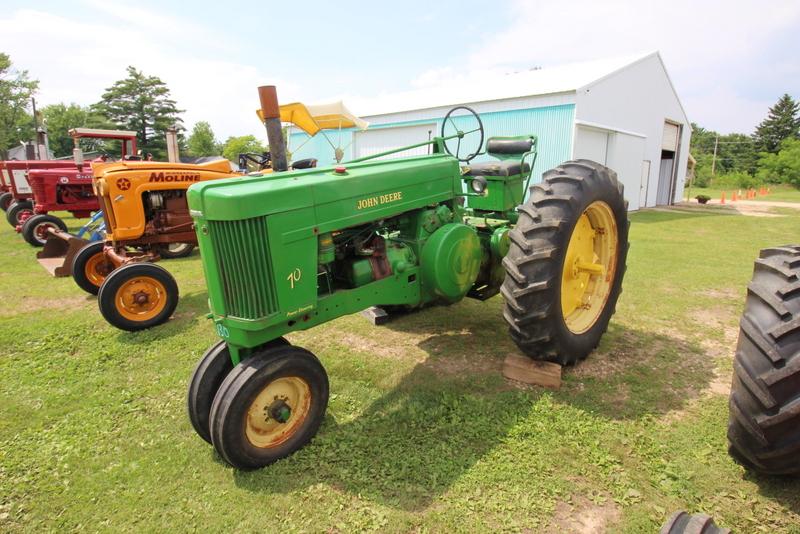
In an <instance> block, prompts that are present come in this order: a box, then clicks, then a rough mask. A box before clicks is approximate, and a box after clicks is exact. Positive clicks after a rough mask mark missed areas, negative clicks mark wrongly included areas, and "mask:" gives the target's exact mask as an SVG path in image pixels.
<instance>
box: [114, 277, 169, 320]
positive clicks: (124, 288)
mask: <svg viewBox="0 0 800 534" xmlns="http://www.w3.org/2000/svg"><path fill="white" fill-rule="evenodd" d="M114 302H115V303H116V307H117V311H118V312H119V314H120V315H121V316H123V317H124V318H125V319H128V320H131V321H148V320H150V319H152V318H153V317H155V316H157V315H158V314H159V313H161V312H162V311H163V310H164V307H165V306H166V305H167V290H166V288H165V287H164V284H162V283H161V282H159V281H158V280H156V279H155V278H151V277H149V276H137V277H134V278H131V279H130V280H128V281H127V282H125V283H124V284H122V285H121V286H120V288H119V289H118V290H117V294H116V298H115V299H114Z"/></svg>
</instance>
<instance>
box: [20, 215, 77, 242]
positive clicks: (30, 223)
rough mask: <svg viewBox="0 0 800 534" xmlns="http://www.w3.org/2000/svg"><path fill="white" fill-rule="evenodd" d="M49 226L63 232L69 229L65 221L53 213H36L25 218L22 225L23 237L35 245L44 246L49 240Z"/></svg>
mask: <svg viewBox="0 0 800 534" xmlns="http://www.w3.org/2000/svg"><path fill="white" fill-rule="evenodd" d="M48 228H54V229H56V230H60V231H62V232H66V231H67V225H66V224H64V221H62V220H61V219H59V218H58V217H54V216H53V215H34V216H33V217H29V218H28V219H26V220H25V222H24V223H23V225H22V237H23V238H24V239H25V241H27V242H28V244H29V245H31V246H33V247H43V246H44V244H45V243H46V242H47V236H48V235H49V234H48V232H47V229H48Z"/></svg>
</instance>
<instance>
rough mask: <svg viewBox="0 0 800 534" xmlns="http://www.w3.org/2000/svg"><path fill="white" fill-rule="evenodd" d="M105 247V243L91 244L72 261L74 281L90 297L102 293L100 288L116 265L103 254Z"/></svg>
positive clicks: (96, 242) (81, 250)
mask: <svg viewBox="0 0 800 534" xmlns="http://www.w3.org/2000/svg"><path fill="white" fill-rule="evenodd" d="M104 247H105V242H103V241H95V242H94V243H89V244H88V245H86V246H84V247H83V248H82V249H80V250H79V251H78V253H77V254H76V255H75V258H74V259H73V260H72V279H73V280H75V283H76V284H78V287H79V288H81V289H83V290H84V291H86V292H87V293H89V294H90V295H97V293H99V292H100V286H102V285H103V282H104V281H105V279H106V277H108V275H109V274H110V273H111V271H113V270H114V264H113V263H112V262H111V261H110V260H108V258H106V255H105V254H104V253H103V249H104Z"/></svg>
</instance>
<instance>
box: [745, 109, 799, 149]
mask: <svg viewBox="0 0 800 534" xmlns="http://www.w3.org/2000/svg"><path fill="white" fill-rule="evenodd" d="M798 111H800V104H798V103H797V102H795V101H794V99H793V98H792V97H791V96H789V95H788V94H784V95H783V96H782V97H780V98H779V99H778V102H777V103H776V104H775V105H774V106H772V107H771V108H769V114H768V115H767V118H766V119H764V120H763V121H761V124H759V125H758V127H756V132H755V133H754V134H753V138H754V139H755V141H756V144H757V145H758V147H759V148H760V149H761V150H763V151H766V152H772V153H773V154H774V153H777V152H778V150H780V148H781V142H782V141H783V140H784V139H788V138H789V137H794V138H798V137H800V117H798Z"/></svg>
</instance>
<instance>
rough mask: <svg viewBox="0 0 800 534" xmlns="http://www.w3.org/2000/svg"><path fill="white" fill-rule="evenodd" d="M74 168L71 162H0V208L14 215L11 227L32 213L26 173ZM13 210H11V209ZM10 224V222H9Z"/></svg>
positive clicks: (31, 194) (30, 194)
mask: <svg viewBox="0 0 800 534" xmlns="http://www.w3.org/2000/svg"><path fill="white" fill-rule="evenodd" d="M70 167H75V163H74V162H73V161H72V160H9V161H0V171H1V172H0V175H2V177H3V185H2V190H3V193H2V194H0V208H2V209H3V211H5V212H6V214H7V216H9V215H8V213H9V210H12V211H13V213H14V222H13V223H11V225H12V226H16V225H17V221H16V219H17V218H18V217H19V216H20V215H22V214H24V213H28V215H30V214H31V213H33V202H32V201H31V200H32V199H33V192H32V191H31V186H30V184H29V183H28V172H29V171H32V170H34V169H50V168H61V169H68V168H70ZM12 208H13V209H12ZM9 222H11V220H9Z"/></svg>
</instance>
